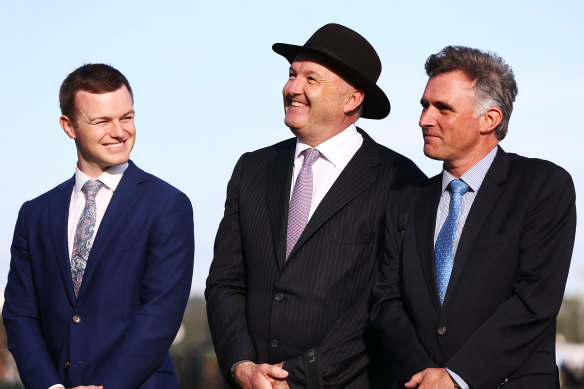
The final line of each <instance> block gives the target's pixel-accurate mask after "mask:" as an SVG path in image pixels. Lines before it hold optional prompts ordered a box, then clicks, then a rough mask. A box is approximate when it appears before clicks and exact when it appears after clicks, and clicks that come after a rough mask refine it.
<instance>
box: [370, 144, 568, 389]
mask: <svg viewBox="0 0 584 389" xmlns="http://www.w3.org/2000/svg"><path fill="white" fill-rule="evenodd" d="M440 192H441V175H438V176H436V177H434V178H432V179H430V180H428V181H427V182H426V183H425V184H424V185H422V187H421V190H420V193H419V195H418V198H417V203H416V208H415V209H414V210H413V213H412V215H411V219H410V221H409V225H408V226H407V230H406V232H405V236H404V240H403V252H402V255H401V257H400V255H399V245H400V239H401V237H400V235H399V232H398V231H397V230H396V228H395V223H393V224H394V225H393V228H391V227H390V228H388V230H387V231H386V239H387V242H386V247H385V250H384V258H383V262H382V265H381V272H380V278H379V281H378V282H377V283H376V285H375V288H374V295H375V297H376V298H377V299H378V300H379V301H378V303H377V304H376V305H375V307H374V309H373V312H372V320H373V322H374V324H375V326H376V327H377V328H378V329H379V331H380V332H382V336H383V340H384V346H385V348H386V349H387V350H388V351H389V353H390V355H391V358H392V367H393V369H394V372H395V375H396V376H397V377H398V378H399V380H400V381H402V382H404V381H407V380H408V379H409V378H410V376H411V375H413V374H414V373H417V372H419V371H421V370H423V369H425V368H427V367H444V366H447V367H448V368H450V369H451V370H453V371H454V372H456V373H457V374H459V375H460V376H461V377H462V378H463V379H464V380H465V381H466V382H467V383H468V384H470V386H471V388H473V389H475V388H477V389H480V388H496V387H497V386H498V385H499V384H501V383H504V382H505V381H507V382H506V387H508V388H524V387H530V388H532V389H533V388H535V389H537V388H542V389H543V388H546V389H547V388H553V387H555V386H557V387H559V383H558V381H557V369H556V365H555V333H556V326H555V319H556V315H557V313H558V311H559V309H560V305H561V302H562V297H563V293H564V287H565V284H566V278H567V276H568V268H569V265H570V258H571V255H572V248H573V244H574V234H575V228H576V208H575V192H574V185H573V182H572V179H571V178H570V175H569V174H568V173H567V172H566V171H565V170H563V169H562V168H560V167H558V166H556V165H554V164H552V163H550V162H547V161H542V160H537V159H528V158H524V157H520V156H518V155H515V154H507V153H505V152H504V151H503V150H502V149H499V150H498V153H497V155H496V157H495V160H494V162H493V164H492V165H491V168H490V169H489V171H488V172H487V175H486V177H485V179H484V181H483V184H482V186H481V187H480V189H479V191H478V193H477V197H476V198H475V201H474V203H473V205H472V208H471V210H470V213H469V215H468V218H467V220H466V223H465V225H464V229H463V232H462V235H461V237H460V242H459V246H458V250H457V252H456V255H455V259H454V268H453V270H452V275H451V278H450V282H449V285H448V290H447V292H446V297H445V300H444V304H443V306H442V307H441V306H440V302H439V300H438V293H437V289H436V281H435V269H434V260H433V258H434V255H433V245H434V243H433V242H434V240H433V239H434V229H435V223H436V212H437V208H438V202H439V199H440ZM393 213H394V214H395V213H396V212H393ZM392 220H395V218H393V219H392ZM390 223H391V222H390ZM535 374H537V376H534V375H535ZM533 381H535V383H533Z"/></svg>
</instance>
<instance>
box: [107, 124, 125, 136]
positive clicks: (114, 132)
mask: <svg viewBox="0 0 584 389" xmlns="http://www.w3.org/2000/svg"><path fill="white" fill-rule="evenodd" d="M110 136H111V137H112V138H123V137H124V128H123V126H122V123H121V122H120V121H119V120H113V121H112V126H111V129H110Z"/></svg>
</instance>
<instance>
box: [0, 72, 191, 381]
mask: <svg viewBox="0 0 584 389" xmlns="http://www.w3.org/2000/svg"><path fill="white" fill-rule="evenodd" d="M59 97H60V104H61V111H62V114H63V115H62V116H61V118H60V124H61V126H62V127H63V130H64V131H65V132H66V133H67V135H68V136H69V137H70V138H72V139H74V140H75V145H76V147H77V156H78V161H77V169H76V173H75V176H74V177H73V178H71V179H69V180H67V181H65V182H64V183H62V184H60V185H59V186H57V187H56V188H54V189H52V190H50V191H49V192H47V193H45V194H43V195H41V196H40V197H37V198H36V199H34V200H31V201H28V202H26V203H25V204H24V205H23V206H22V208H21V210H20V213H19V215H18V221H17V223H16V228H15V232H14V240H13V244H12V260H11V266H10V274H9V276H8V284H7V286H6V291H5V299H6V301H5V304H4V310H3V318H4V323H5V326H6V332H7V336H8V348H9V349H10V351H11V352H12V354H13V355H14V358H15V360H16V363H17V365H18V370H19V372H20V376H21V378H22V381H23V383H24V385H25V387H26V388H34V389H37V388H38V389H48V388H63V387H66V388H70V387H81V385H91V386H89V387H90V388H95V387H96V386H99V387H105V388H107V389H114V388H119V389H131V388H142V389H147V388H152V389H154V388H158V389H159V388H178V382H177V379H176V375H175V372H174V367H173V365H172V361H171V360H170V356H169V354H168V349H169V347H170V344H171V343H172V341H173V339H174V337H175V335H176V332H177V330H178V328H179V326H180V323H181V320H182V316H183V312H184V309H185V306H186V303H187V299H188V296H189V292H190V285H191V279H192V269H193V255H194V234H193V215H192V207H191V204H190V201H189V199H188V198H187V197H186V196H185V195H184V194H183V193H181V192H179V191H178V190H177V189H175V188H173V187H172V186H170V185H169V184H167V183H165V182H163V181H162V180H160V179H158V178H156V177H154V176H152V175H150V174H148V173H146V172H144V171H142V170H140V169H139V168H138V167H137V166H136V165H134V163H132V161H129V156H130V151H131V150H132V147H133V145H134V139H135V133H136V130H135V127H134V107H133V95H132V90H131V88H130V84H129V83H128V80H127V79H126V78H125V77H124V76H123V75H122V74H121V73H120V72H119V71H118V70H116V69H114V68H112V67H111V66H108V65H102V64H88V65H84V66H82V67H80V68H78V69H77V70H75V71H73V72H72V73H71V74H70V75H69V76H68V77H67V78H66V79H65V81H64V82H63V84H62V86H61V92H60V96H59ZM83 387H85V386H83Z"/></svg>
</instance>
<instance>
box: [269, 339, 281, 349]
mask: <svg viewBox="0 0 584 389" xmlns="http://www.w3.org/2000/svg"><path fill="white" fill-rule="evenodd" d="M270 346H272V347H273V348H277V347H278V346H280V342H278V339H272V341H271V342H270Z"/></svg>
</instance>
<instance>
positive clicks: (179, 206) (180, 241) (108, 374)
mask: <svg viewBox="0 0 584 389" xmlns="http://www.w3.org/2000/svg"><path fill="white" fill-rule="evenodd" d="M193 230H194V229H193V210H192V205H191V203H190V201H189V199H188V198H187V196H186V195H184V194H183V193H181V192H178V191H174V192H172V193H171V194H170V195H169V196H167V199H166V201H165V202H164V203H163V206H162V207H161V210H160V213H159V216H158V218H157V219H156V220H155V222H154V223H153V225H152V226H151V227H150V229H149V235H148V247H147V258H146V264H145V268H144V270H143V271H144V274H143V276H142V281H141V291H140V296H141V305H140V307H139V308H138V309H137V310H136V312H135V313H134V314H133V316H132V318H131V319H130V321H129V322H128V324H127V326H126V329H125V331H124V334H123V336H122V337H121V340H120V341H119V343H118V344H117V345H116V348H115V350H113V352H112V354H111V355H110V356H109V357H108V358H106V360H105V362H104V363H103V364H102V365H101V366H98V367H97V369H96V372H95V381H94V382H95V384H99V385H103V386H104V387H106V388H108V389H117V388H119V389H122V388H137V387H139V386H140V384H141V383H142V382H143V381H144V380H146V379H147V378H148V377H149V376H150V375H151V374H152V372H154V371H156V369H157V368H158V367H159V366H160V365H161V364H162V362H163V361H164V359H165V358H166V356H167V355H168V349H169V348H170V345H171V344H172V341H173V340H174V337H175V336H176V333H177V331H178V329H179V327H180V324H181V321H182V318H183V314H184V310H185V307H186V304H187V301H188V298H189V294H190V289H191V282H192V274H193V258H194V250H195V244H194V232H193ZM138 361H139V362H138ZM91 384H93V383H91Z"/></svg>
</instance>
